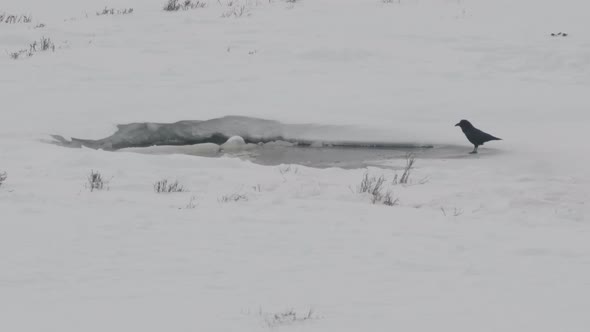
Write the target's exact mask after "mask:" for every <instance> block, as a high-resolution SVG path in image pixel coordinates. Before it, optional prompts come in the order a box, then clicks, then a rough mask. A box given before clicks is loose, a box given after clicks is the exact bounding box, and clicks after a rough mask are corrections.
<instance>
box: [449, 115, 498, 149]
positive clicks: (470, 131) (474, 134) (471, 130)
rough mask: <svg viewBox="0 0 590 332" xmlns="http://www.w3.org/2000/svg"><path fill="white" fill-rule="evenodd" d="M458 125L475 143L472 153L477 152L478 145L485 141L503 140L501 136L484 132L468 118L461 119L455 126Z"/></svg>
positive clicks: (470, 140)
mask: <svg viewBox="0 0 590 332" xmlns="http://www.w3.org/2000/svg"><path fill="white" fill-rule="evenodd" d="M457 126H459V127H461V130H463V133H464V134H465V136H466V137H467V139H468V140H469V142H471V144H473V145H474V148H473V151H471V152H470V153H477V147H478V146H480V145H483V143H485V142H488V141H498V140H502V139H501V138H498V137H494V136H492V135H490V134H488V133H484V132H483V131H481V130H479V129H477V128H475V127H474V126H473V125H472V124H471V122H469V121H467V120H461V121H459V123H457V124H456V125H455V127H457Z"/></svg>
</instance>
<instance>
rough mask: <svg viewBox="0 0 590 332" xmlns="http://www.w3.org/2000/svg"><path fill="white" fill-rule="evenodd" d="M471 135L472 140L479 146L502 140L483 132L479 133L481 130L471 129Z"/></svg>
mask: <svg viewBox="0 0 590 332" xmlns="http://www.w3.org/2000/svg"><path fill="white" fill-rule="evenodd" d="M472 134H473V138H474V140H475V141H477V142H478V143H480V144H483V143H485V142H488V141H499V140H502V139H501V138H498V137H495V136H492V135H490V134H488V133H486V132H483V131H481V130H479V129H477V128H473V132H472Z"/></svg>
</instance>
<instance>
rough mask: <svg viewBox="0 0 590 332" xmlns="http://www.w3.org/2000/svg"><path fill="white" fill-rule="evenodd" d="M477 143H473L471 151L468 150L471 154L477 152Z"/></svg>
mask: <svg viewBox="0 0 590 332" xmlns="http://www.w3.org/2000/svg"><path fill="white" fill-rule="evenodd" d="M477 147H478V146H477V145H473V151H471V152H469V153H471V154H476V153H477Z"/></svg>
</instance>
